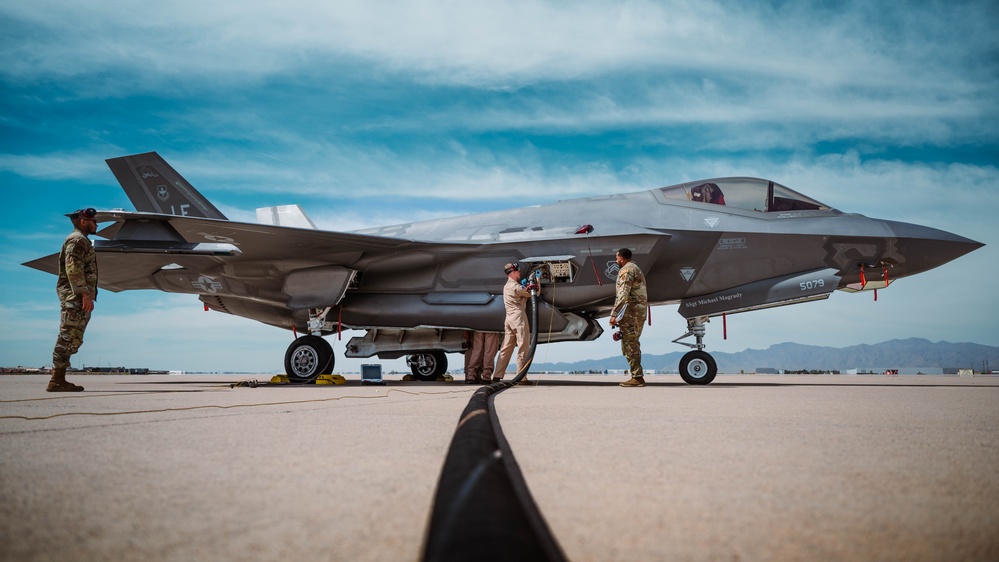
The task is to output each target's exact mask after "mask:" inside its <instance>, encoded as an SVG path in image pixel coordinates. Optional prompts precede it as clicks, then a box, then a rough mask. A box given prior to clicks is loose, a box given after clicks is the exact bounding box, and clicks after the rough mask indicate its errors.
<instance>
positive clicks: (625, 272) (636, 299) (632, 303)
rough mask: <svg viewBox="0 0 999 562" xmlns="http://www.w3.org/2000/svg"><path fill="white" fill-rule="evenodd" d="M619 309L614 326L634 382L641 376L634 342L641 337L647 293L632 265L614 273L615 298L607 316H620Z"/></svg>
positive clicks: (638, 348) (638, 351) (638, 350)
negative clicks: (619, 335) (619, 332)
mask: <svg viewBox="0 0 999 562" xmlns="http://www.w3.org/2000/svg"><path fill="white" fill-rule="evenodd" d="M625 307H627V308H625ZM622 308H625V310H624V316H622V317H621V319H620V320H618V322H617V325H618V327H619V328H620V329H621V353H623V354H624V357H625V359H627V360H628V367H629V370H630V372H631V377H632V378H638V377H641V376H644V371H642V345H641V343H639V341H638V338H639V337H641V335H642V328H643V327H644V326H645V319H646V317H647V315H648V309H649V293H648V291H647V290H646V287H645V274H644V273H642V270H641V269H639V268H638V266H637V265H636V264H635V262H632V261H629V262H628V263H626V264H624V266H623V267H621V270H620V271H618V273H617V298H616V299H615V300H614V308H612V309H611V316H617V315H618V314H620V313H621V309H622Z"/></svg>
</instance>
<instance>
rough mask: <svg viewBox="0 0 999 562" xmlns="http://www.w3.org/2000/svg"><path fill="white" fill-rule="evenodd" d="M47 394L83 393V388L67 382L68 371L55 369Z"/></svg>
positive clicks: (46, 389) (46, 390)
mask: <svg viewBox="0 0 999 562" xmlns="http://www.w3.org/2000/svg"><path fill="white" fill-rule="evenodd" d="M45 392H83V387H82V386H80V385H76V384H73V383H71V382H69V381H67V380H66V369H53V370H52V378H51V379H50V380H49V386H48V387H46V388H45Z"/></svg>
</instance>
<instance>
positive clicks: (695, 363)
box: [673, 316, 718, 384]
mask: <svg viewBox="0 0 999 562" xmlns="http://www.w3.org/2000/svg"><path fill="white" fill-rule="evenodd" d="M707 322H708V318H707V317H706V316H699V317H696V318H688V319H687V333H686V334H684V335H682V336H680V337H678V338H676V339H675V340H673V343H678V344H680V345H685V346H687V347H690V348H693V349H694V351H690V352H687V353H686V354H685V355H684V356H683V357H682V358H681V359H680V378H682V379H683V382H685V383H687V384H710V383H711V381H713V380H715V375H717V374H718V365H717V364H716V363H715V359H714V358H713V357H711V355H710V354H708V352H706V351H704V332H705V330H704V324H705V323H707ZM689 336H694V338H695V339H696V340H697V343H686V342H682V341H680V340H682V339H683V338H686V337H689Z"/></svg>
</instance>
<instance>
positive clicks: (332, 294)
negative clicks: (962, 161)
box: [25, 152, 982, 384]
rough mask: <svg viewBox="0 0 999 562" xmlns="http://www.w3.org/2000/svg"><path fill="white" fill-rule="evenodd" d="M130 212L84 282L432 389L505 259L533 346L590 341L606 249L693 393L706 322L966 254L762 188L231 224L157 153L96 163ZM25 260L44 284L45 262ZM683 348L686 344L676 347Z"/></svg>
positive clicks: (272, 210)
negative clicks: (671, 320)
mask: <svg viewBox="0 0 999 562" xmlns="http://www.w3.org/2000/svg"><path fill="white" fill-rule="evenodd" d="M108 165H109V166H110V167H111V170H112V172H114V174H115V176H116V178H117V179H118V181H119V183H121V185H122V187H123V188H124V189H125V191H126V193H127V194H128V196H129V198H130V199H131V201H132V203H133V204H134V205H135V207H136V212H125V211H102V212H100V213H99V214H98V217H97V218H98V220H99V221H101V222H112V223H113V224H111V225H110V226H108V227H106V228H104V229H103V230H101V231H100V232H99V233H98V236H100V237H102V238H104V239H103V240H97V241H95V247H96V249H97V251H98V253H99V256H98V261H99V264H100V281H99V283H100V287H101V288H102V289H107V290H110V291H123V290H131V289H157V290H162V291H167V292H174V293H191V294H197V295H199V298H200V300H201V301H203V302H204V306H205V307H206V308H207V309H212V310H217V311H220V312H226V313H229V314H234V315H237V316H243V317H246V318H250V319H252V320H257V321H259V322H263V323H266V324H270V325H274V326H278V327H281V328H285V329H290V330H294V331H295V332H296V333H297V334H300V335H301V337H298V338H296V339H295V340H294V342H293V343H292V345H291V346H290V347H289V348H288V351H287V353H286V356H285V368H286V371H287V374H288V376H289V377H290V378H292V379H293V380H299V381H301V380H309V379H312V378H315V377H316V376H317V375H319V374H322V373H329V372H332V369H333V364H334V358H333V357H334V356H333V352H332V348H331V346H330V345H329V344H328V343H327V342H326V340H325V339H323V338H322V336H323V335H328V334H330V333H333V332H336V331H339V330H343V329H356V330H365V331H366V333H365V335H364V336H359V337H354V338H352V339H351V340H350V341H349V342H348V343H347V346H346V351H345V353H346V355H347V356H348V357H371V356H378V357H380V358H384V359H389V358H397V357H402V356H407V357H408V360H409V364H410V366H411V368H412V370H413V374H414V375H415V376H416V377H417V378H420V379H424V380H432V379H436V378H437V377H438V376H439V375H441V374H443V373H444V372H445V371H446V369H447V358H446V355H445V354H446V353H448V352H460V351H462V350H463V342H464V333H465V331H466V330H477V331H494V332H502V331H503V319H504V308H503V302H502V287H503V284H504V283H505V282H506V276H505V275H504V273H503V265H504V264H506V263H508V262H518V261H519V262H520V263H521V269H522V271H524V272H525V275H524V276H525V277H527V276H528V275H534V276H535V277H537V278H540V281H541V286H542V289H541V297H540V299H539V307H540V309H539V314H538V318H539V325H538V326H537V329H538V330H539V331H540V333H542V334H544V336H543V337H541V338H540V341H541V342H549V341H551V342H556V341H570V340H575V341H588V340H592V339H595V338H597V337H599V336H600V335H601V333H602V329H601V328H600V325H599V324H598V322H597V320H598V319H599V318H601V317H604V316H607V314H608V313H609V311H610V309H611V306H612V305H613V302H614V281H615V279H616V276H617V265H616V263H615V260H614V257H615V253H616V251H617V250H618V249H620V248H629V249H631V251H632V253H633V257H634V260H635V262H636V263H637V264H638V265H639V266H640V267H641V268H642V270H643V271H644V272H645V276H646V279H647V281H648V295H649V304H650V305H651V306H657V305H664V304H678V305H679V307H678V311H679V313H680V314H681V315H682V316H683V317H684V318H685V319H686V320H687V332H686V333H685V334H684V335H682V336H680V337H679V338H677V340H674V341H676V342H677V343H682V344H683V345H687V346H689V347H691V348H693V349H692V351H691V352H689V353H688V354H686V355H685V356H684V359H683V360H682V361H681V362H680V375H681V377H683V379H684V380H685V381H687V382H688V383H691V384H707V383H709V382H711V380H713V379H714V376H715V374H716V372H717V368H716V366H715V363H714V360H713V359H712V358H711V356H710V355H709V354H707V353H706V352H704V350H703V348H704V347H705V345H704V342H703V339H704V335H705V326H704V324H705V322H706V321H707V319H709V318H711V317H714V316H720V315H724V314H733V313H738V312H746V311H751V310H757V309H761V308H768V307H773V306H783V305H788V304H795V303H801V302H807V301H811V300H817V299H823V298H827V297H828V296H829V295H830V293H832V292H833V291H835V290H837V289H840V290H844V291H861V290H870V289H880V288H885V287H887V286H888V285H890V284H891V283H892V282H894V281H895V280H896V279H900V278H902V277H907V276H909V275H914V274H916V273H920V272H922V271H926V270H928V269H932V268H934V267H937V266H939V265H942V264H944V263H947V262H949V261H951V260H953V259H956V258H958V257H960V256H963V255H964V254H967V253H968V252H971V251H973V250H975V249H977V248H979V247H981V246H982V244H981V243H979V242H975V241H973V240H969V239H967V238H963V237H961V236H958V235H955V234H951V233H949V232H945V231H941V230H937V229H934V228H929V227H924V226H919V225H915V224H909V223H904V222H894V221H888V220H879V219H872V218H868V217H865V216H863V215H858V214H847V213H843V212H840V211H838V210H836V209H833V208H831V207H829V206H827V205H824V204H822V203H820V202H818V201H815V200H814V199H811V198H809V197H806V196H804V195H802V194H800V193H798V192H796V191H793V190H791V189H789V188H787V187H785V186H783V185H780V184H778V183H776V182H773V181H769V180H765V179H758V178H720V179H712V180H703V181H695V182H687V183H683V184H678V185H673V186H669V187H664V188H657V189H651V190H648V191H640V192H635V193H625V194H614V195H604V196H598V197H588V198H582V199H572V200H564V201H558V202H554V203H549V204H544V205H538V206H532V207H522V208H516V209H509V210H502V211H493V212H487V213H480V214H474V215H465V216H458V217H452V218H443V219H437V220H432V221H425V222H414V223H406V224H398V225H392V226H385V227H379V228H370V229H364V230H358V231H352V232H332V231H322V230H318V229H316V228H315V226H314V225H313V223H312V221H311V220H309V219H308V217H306V216H305V214H304V213H303V212H302V211H301V209H299V208H298V207H297V206H285V207H269V208H265V209H258V212H257V215H258V222H260V223H261V224H253V223H242V222H236V221H229V220H227V219H226V217H225V216H223V215H222V213H220V212H219V211H218V209H216V208H215V206H214V205H212V204H211V203H210V202H209V201H208V200H207V199H206V198H204V196H202V195H201V193H199V192H198V191H197V190H195V189H194V188H193V187H192V186H191V185H190V184H189V183H188V182H187V181H186V180H184V178H183V177H181V176H180V175H179V174H178V173H177V172H176V171H175V170H174V169H173V168H172V167H170V166H169V164H167V163H166V162H165V161H164V160H163V159H162V158H160V156H159V155H158V154H156V153H155V152H150V153H145V154H137V155H132V156H125V157H121V158H114V159H111V160H108ZM25 265H28V266H30V267H35V268H37V269H41V270H43V271H48V272H50V273H57V272H58V269H57V268H58V255H57V254H54V255H52V256H47V257H45V258H40V259H38V260H34V261H32V262H28V263H26V264H25ZM688 336H692V337H693V338H694V340H695V342H694V343H686V342H681V341H680V340H682V339H684V338H686V337H688Z"/></svg>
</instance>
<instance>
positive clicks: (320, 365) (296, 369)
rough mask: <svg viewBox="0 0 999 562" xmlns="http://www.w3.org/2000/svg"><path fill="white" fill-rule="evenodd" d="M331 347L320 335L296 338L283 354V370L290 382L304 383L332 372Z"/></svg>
mask: <svg viewBox="0 0 999 562" xmlns="http://www.w3.org/2000/svg"><path fill="white" fill-rule="evenodd" d="M334 362H335V358H334V357H333V347H332V346H331V345H330V344H329V342H327V341H326V340H324V339H323V338H322V337H321V336H316V335H309V336H302V337H300V338H296V339H295V341H293V342H291V345H289V346H288V351H287V352H286V353H285V354H284V372H285V373H286V374H287V375H288V379H289V380H290V381H291V382H297V383H305V382H311V381H314V380H316V377H318V376H319V375H329V374H331V373H332V372H333V364H334Z"/></svg>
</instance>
